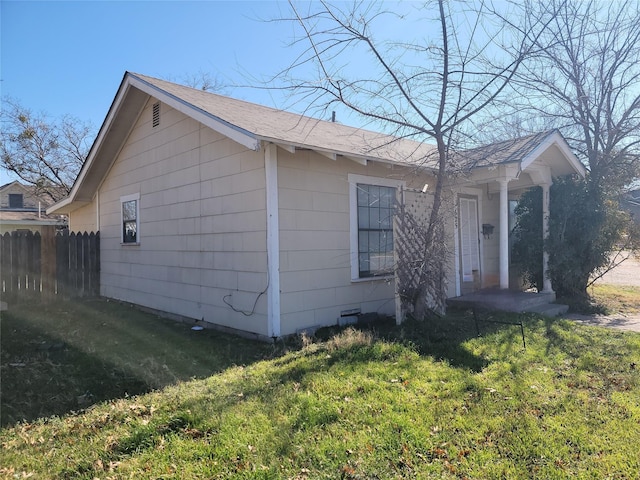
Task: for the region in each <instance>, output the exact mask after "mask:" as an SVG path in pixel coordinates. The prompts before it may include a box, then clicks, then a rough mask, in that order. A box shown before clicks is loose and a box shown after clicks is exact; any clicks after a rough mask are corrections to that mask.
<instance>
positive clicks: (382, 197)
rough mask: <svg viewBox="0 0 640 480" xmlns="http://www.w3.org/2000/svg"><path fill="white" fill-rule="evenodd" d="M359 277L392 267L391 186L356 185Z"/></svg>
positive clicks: (372, 275)
mask: <svg viewBox="0 0 640 480" xmlns="http://www.w3.org/2000/svg"><path fill="white" fill-rule="evenodd" d="M356 190H357V205H358V271H359V276H360V278H364V277H374V276H377V275H388V274H390V273H391V272H392V271H393V208H394V198H395V191H396V189H395V188H394V187H384V186H380V185H367V184H358V185H357V189H356Z"/></svg>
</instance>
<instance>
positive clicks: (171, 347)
mask: <svg viewBox="0 0 640 480" xmlns="http://www.w3.org/2000/svg"><path fill="white" fill-rule="evenodd" d="M41 310H42V309H41V308H39V307H37V306H33V307H29V308H24V309H18V308H16V309H15V310H14V311H13V312H9V314H4V313H3V317H2V346H3V354H2V355H3V356H2V374H3V385H2V386H3V405H2V407H3V418H4V412H5V409H6V408H7V406H9V407H11V402H13V401H14V400H11V401H9V400H8V398H11V397H5V395H6V388H5V375H6V374H13V373H12V372H14V373H15V372H23V373H22V375H30V373H29V370H30V369H31V366H30V365H31V363H30V362H34V364H37V365H38V368H40V366H41V365H45V364H47V363H51V364H52V365H50V366H47V367H43V368H49V369H50V374H49V375H50V376H52V377H53V376H56V372H57V370H56V369H62V368H63V366H64V365H63V364H64V363H65V362H66V360H62V359H56V358H52V356H54V357H55V355H67V354H71V353H74V354H76V353H77V354H78V355H80V356H81V357H80V359H81V360H83V361H84V358H85V357H87V358H90V359H92V361H94V362H96V365H97V366H96V367H95V368H96V369H97V370H95V371H94V372H92V374H91V377H94V376H96V375H100V374H102V375H106V374H108V373H109V372H112V374H113V375H114V376H115V377H118V378H125V379H128V380H126V381H122V383H121V384H120V385H119V387H118V388H115V389H114V390H113V391H112V392H110V393H108V389H104V394H103V395H102V396H103V397H104V398H100V399H94V400H93V401H96V402H97V400H100V401H99V402H97V403H95V404H93V405H90V406H88V407H87V408H86V409H85V410H84V411H82V412H78V413H72V414H65V415H62V413H63V409H61V411H59V412H52V413H57V414H59V415H60V416H50V417H45V418H40V419H38V420H30V421H27V422H22V423H17V424H14V423H13V422H8V423H7V424H6V426H5V427H4V428H3V429H2V430H1V432H0V445H1V447H2V448H1V451H0V476H3V477H4V478H23V477H26V476H28V475H31V477H30V478H86V479H94V478H100V479H110V478H118V479H119V478H143V479H146V478H154V479H156V478H184V479H192V478H207V479H208V478H225V479H226V478H247V479H249V478H251V479H253V478H258V479H260V478H262V479H280V478H292V479H307V478H308V479H317V478H343V479H387V478H452V479H453V478H469V479H472V478H473V479H485V478H509V479H511V478H540V479H551V478H567V479H568V478H572V479H573V478H594V479H595V478H598V479H599V478H618V479H635V478H640V456H639V455H638V450H637V447H638V445H639V444H640V334H635V333H629V332H619V331H613V330H605V329H601V328H595V327H585V326H579V325H576V324H574V323H572V322H569V321H563V320H551V319H548V318H542V317H537V316H534V315H527V316H516V315H506V314H505V315H499V316H497V317H496V318H497V319H500V320H505V321H510V320H515V319H522V320H523V321H524V322H525V331H526V340H527V348H526V350H523V348H522V340H521V338H520V329H519V327H515V326H513V327H512V326H505V325H492V324H486V325H482V332H483V335H482V337H476V336H475V326H474V325H473V322H472V320H471V318H470V317H469V316H467V315H466V314H464V312H462V313H455V312H452V313H451V314H450V315H448V316H447V317H446V318H443V319H440V320H437V321H436V320H432V321H430V322H428V323H411V322H409V323H407V324H405V325H403V326H402V327H394V326H393V325H389V324H388V323H381V324H378V325H376V326H375V329H374V330H364V331H361V330H354V329H347V330H344V331H333V330H332V329H326V330H324V331H323V332H319V335H318V337H319V338H321V340H319V339H315V340H314V339H302V341H301V342H300V343H301V344H302V345H300V346H299V347H298V348H292V347H291V346H289V347H288V348H285V347H284V346H279V347H274V346H272V345H264V344H260V343H254V342H249V341H246V340H241V339H238V338H235V337H230V336H226V335H222V334H219V333H215V332H199V334H196V332H192V331H190V330H189V328H188V327H189V326H185V325H179V324H173V323H171V322H165V321H162V320H159V319H157V318H155V317H153V316H150V315H147V314H143V313H140V312H137V311H136V310H133V309H130V308H128V307H124V306H122V305H117V304H113V303H106V302H89V303H81V304H77V305H69V304H60V305H56V306H55V307H52V308H51V309H49V311H48V312H41ZM63 312H67V313H63ZM5 313H6V312H5ZM78 315H81V316H82V315H84V318H82V320H80V319H76V320H74V321H71V320H68V322H69V323H68V324H65V322H67V320H66V319H67V316H69V317H71V316H73V317H74V318H76V317H78ZM54 317H55V318H54ZM27 318H28V319H29V320H27ZM111 322H113V324H112V323H111ZM103 323H105V325H103ZM6 324H8V325H9V326H7V325H6ZM110 325H113V326H112V327H108V326H110ZM101 327H102V329H101ZM107 327H108V328H107ZM8 329H9V330H10V329H14V330H16V331H15V332H13V333H12V335H14V336H13V337H10V338H11V342H14V341H15V342H17V343H20V339H21V338H23V337H26V336H29V337H33V336H34V335H35V337H33V338H35V340H34V342H36V343H35V344H34V345H35V346H37V344H38V342H43V341H44V342H49V343H51V342H64V346H62V347H60V348H59V349H51V348H48V349H45V350H42V349H37V348H36V349H35V350H34V351H31V352H29V351H25V352H24V353H23V354H22V357H21V358H17V357H13V358H6V355H5V348H6V346H7V343H6V342H7V339H6V335H7V330H8ZM23 329H24V330H23ZM21 332H26V333H23V334H22V335H20V333H21ZM92 332H93V335H92ZM45 354H46V355H45ZM47 356H48V357H47ZM8 362H11V363H17V364H20V363H23V364H24V366H22V367H17V366H14V367H11V366H9V363H8ZM90 363H91V361H89V360H86V361H85V363H84V365H85V366H88V365H89V364H90ZM74 368H75V367H74ZM70 371H72V372H73V369H71V370H70ZM100 372H101V373H100ZM57 373H60V372H57ZM77 375H78V378H77V379H76V380H73V382H72V383H71V384H70V385H69V387H68V388H69V389H72V388H75V387H76V386H77V385H76V383H77V382H80V381H81V380H80V379H81V377H82V376H81V375H80V373H78V374H77ZM192 377H193V379H192ZM57 381H58V380H57ZM38 382H39V383H40V384H41V385H42V384H44V383H46V381H45V377H44V376H43V377H38ZM127 382H129V383H127ZM107 383H109V382H107ZM42 386H43V388H44V387H45V386H44V385H42ZM93 388H94V389H96V391H98V390H99V389H97V387H93ZM135 388H139V391H147V390H152V389H157V390H154V391H151V392H150V393H145V394H142V395H139V396H131V397H130V398H123V397H124V394H123V393H120V394H119V393H118V392H122V390H123V389H124V390H127V389H128V390H129V391H128V393H129V395H133V394H135V393H138V392H137V391H136V390H135ZM35 390H38V389H35ZM52 393H53V391H51V392H50V393H48V394H47V395H51V394H52ZM33 395H37V394H36V393H34V394H33ZM74 395H75V394H74ZM76 400H77V399H76ZM34 401H35V399H34ZM67 408H69V409H74V408H75V409H77V408H78V406H77V405H76V406H75V407H74V408H70V407H67ZM17 410H19V409H17ZM9 411H10V412H11V411H13V410H11V408H10V409H9Z"/></svg>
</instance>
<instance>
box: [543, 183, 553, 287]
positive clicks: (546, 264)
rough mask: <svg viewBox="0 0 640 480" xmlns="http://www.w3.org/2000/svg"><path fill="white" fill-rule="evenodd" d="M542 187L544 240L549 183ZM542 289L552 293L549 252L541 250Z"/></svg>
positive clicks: (546, 229)
mask: <svg viewBox="0 0 640 480" xmlns="http://www.w3.org/2000/svg"><path fill="white" fill-rule="evenodd" d="M541 187H542V240H543V241H546V240H547V237H548V236H549V184H548V183H543V184H542V185H541ZM542 287H543V288H542V291H543V292H545V293H553V287H552V286H551V279H550V278H549V253H548V252H547V251H546V249H545V250H543V253H542Z"/></svg>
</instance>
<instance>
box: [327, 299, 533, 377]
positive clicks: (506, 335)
mask: <svg viewBox="0 0 640 480" xmlns="http://www.w3.org/2000/svg"><path fill="white" fill-rule="evenodd" d="M508 319H509V317H508V315H507V316H505V318H503V316H502V315H501V314H500V313H497V312H496V313H491V314H490V315H486V317H485V318H484V319H481V320H480V322H479V324H478V325H477V326H476V322H475V320H474V317H473V314H472V313H471V311H470V310H456V309H449V311H448V313H447V315H446V316H445V317H434V318H428V319H425V320H416V319H411V318H410V319H408V320H407V321H405V322H404V323H403V324H402V325H400V326H397V325H396V324H395V321H394V320H393V319H391V318H380V319H378V320H376V321H373V322H371V323H368V324H366V325H358V326H357V328H362V329H365V330H371V331H372V332H373V333H374V334H375V336H377V337H379V338H381V339H383V340H387V341H391V342H399V343H403V344H408V345H410V346H412V347H413V348H415V349H416V351H417V352H418V353H419V354H420V355H421V356H430V357H433V358H435V359H436V360H444V361H446V362H447V363H448V364H449V365H451V366H452V367H457V368H463V369H467V370H471V371H473V372H479V371H481V370H482V369H484V368H485V367H486V366H487V365H488V363H489V362H488V360H487V359H486V358H484V357H483V356H480V355H477V354H475V353H474V352H472V351H471V350H470V349H469V348H468V346H467V345H465V343H466V342H467V341H468V340H470V339H472V338H476V337H478V336H479V334H478V329H479V330H480V336H487V335H491V334H493V333H496V332H501V340H502V349H503V350H504V352H503V353H505V354H507V353H513V352H517V351H521V350H522V349H523V345H522V336H521V333H520V327H519V326H516V325H513V326H511V325H500V324H495V323H492V322H491V320H499V321H508ZM487 320H489V321H487ZM340 330H341V329H339V328H337V327H332V328H326V329H321V330H320V331H318V333H317V336H318V337H319V338H320V339H326V338H328V337H329V336H331V335H334V334H336V333H338V332H339V331H340Z"/></svg>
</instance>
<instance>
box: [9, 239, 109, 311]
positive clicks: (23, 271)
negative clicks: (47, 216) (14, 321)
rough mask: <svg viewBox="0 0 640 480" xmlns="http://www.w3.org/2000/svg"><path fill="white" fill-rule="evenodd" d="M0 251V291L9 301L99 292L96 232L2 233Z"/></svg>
mask: <svg viewBox="0 0 640 480" xmlns="http://www.w3.org/2000/svg"><path fill="white" fill-rule="evenodd" d="M0 255H1V257H0V293H2V296H3V297H7V296H10V297H11V298H12V301H21V300H24V301H27V300H28V299H32V298H34V297H38V298H40V297H42V298H52V297H53V296H54V295H57V296H60V297H76V296H91V295H99V294H100V234H99V233H90V234H89V233H86V232H85V233H84V234H83V233H69V232H68V231H66V230H64V231H62V232H57V233H56V232H55V229H54V227H50V228H46V227H45V228H44V229H43V231H42V234H40V233H35V234H34V233H32V232H20V231H16V232H12V233H5V234H4V235H1V236H0Z"/></svg>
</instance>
